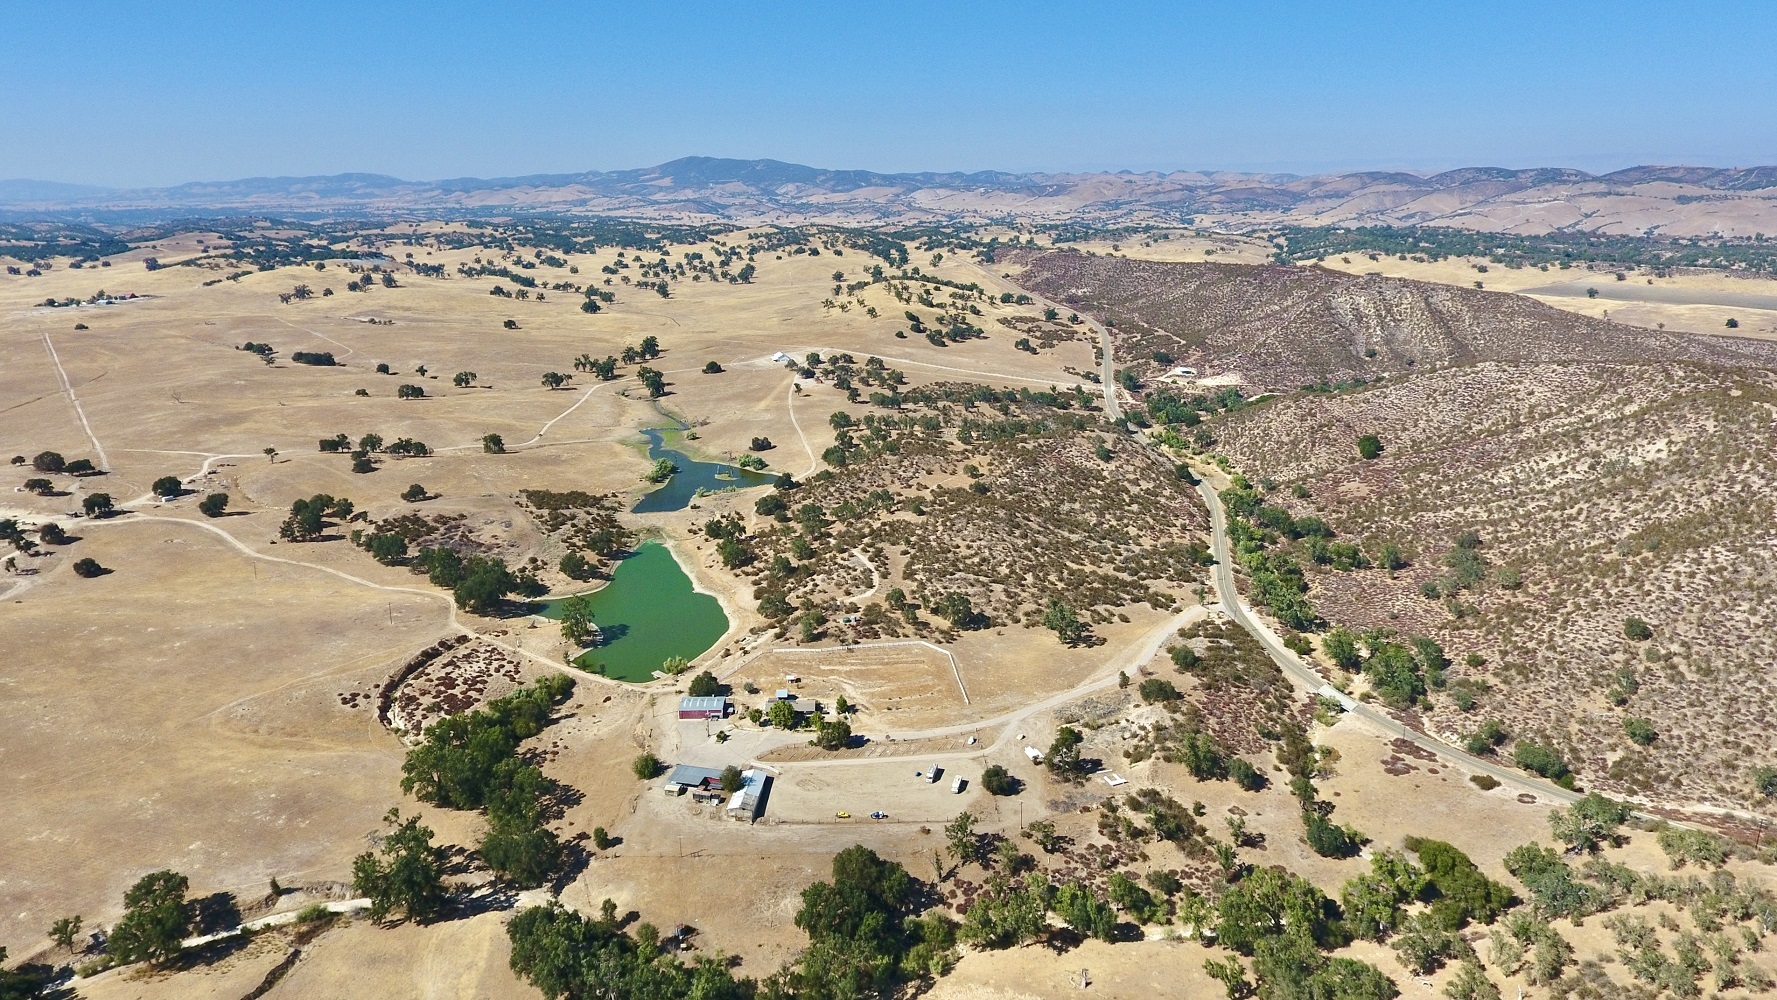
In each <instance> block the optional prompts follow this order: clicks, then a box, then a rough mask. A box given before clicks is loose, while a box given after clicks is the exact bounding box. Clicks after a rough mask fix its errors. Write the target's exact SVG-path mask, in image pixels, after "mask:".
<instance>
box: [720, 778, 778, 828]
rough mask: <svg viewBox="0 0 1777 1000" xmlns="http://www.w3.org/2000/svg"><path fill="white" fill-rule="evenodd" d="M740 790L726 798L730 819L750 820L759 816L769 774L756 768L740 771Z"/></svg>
mask: <svg viewBox="0 0 1777 1000" xmlns="http://www.w3.org/2000/svg"><path fill="white" fill-rule="evenodd" d="M740 778H741V786H740V791H738V792H735V793H734V796H733V797H732V798H730V799H729V800H728V816H729V818H730V819H737V820H744V821H746V822H749V823H750V822H752V821H753V820H755V819H758V818H759V807H760V806H761V805H762V804H763V803H764V802H765V785H766V783H767V782H769V781H770V780H771V776H770V775H768V774H766V773H765V772H764V771H761V770H759V769H758V768H748V769H747V770H745V771H742V772H740Z"/></svg>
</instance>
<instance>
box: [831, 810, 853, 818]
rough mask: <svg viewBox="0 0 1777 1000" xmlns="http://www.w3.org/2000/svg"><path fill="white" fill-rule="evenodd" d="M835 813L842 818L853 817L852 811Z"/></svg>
mask: <svg viewBox="0 0 1777 1000" xmlns="http://www.w3.org/2000/svg"><path fill="white" fill-rule="evenodd" d="M833 815H835V816H837V817H839V818H840V819H851V813H848V812H836V813H834V814H833Z"/></svg>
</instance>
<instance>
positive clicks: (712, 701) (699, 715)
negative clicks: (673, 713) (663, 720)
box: [679, 695, 728, 719]
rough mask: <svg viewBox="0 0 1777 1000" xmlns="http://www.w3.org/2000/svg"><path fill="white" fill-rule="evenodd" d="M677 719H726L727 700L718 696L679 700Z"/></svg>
mask: <svg viewBox="0 0 1777 1000" xmlns="http://www.w3.org/2000/svg"><path fill="white" fill-rule="evenodd" d="M679 718H681V719H726V718H728V699H727V698H724V697H721V696H719V695H712V696H711V697H708V698H690V697H686V698H680V699H679Z"/></svg>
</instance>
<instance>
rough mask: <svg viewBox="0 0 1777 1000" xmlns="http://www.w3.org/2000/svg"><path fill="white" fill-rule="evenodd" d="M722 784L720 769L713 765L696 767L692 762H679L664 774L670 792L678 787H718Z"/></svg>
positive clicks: (683, 788)
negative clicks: (670, 771)
mask: <svg viewBox="0 0 1777 1000" xmlns="http://www.w3.org/2000/svg"><path fill="white" fill-rule="evenodd" d="M721 784H722V771H721V769H719V768H714V767H697V766H695V765H692V764H679V765H678V766H676V767H674V768H673V770H672V773H671V774H668V775H667V776H666V789H667V791H669V792H671V791H673V790H674V789H678V790H679V791H680V792H681V793H682V792H683V791H684V790H685V789H693V790H696V789H703V788H719V787H721Z"/></svg>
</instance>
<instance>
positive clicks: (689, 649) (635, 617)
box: [537, 542, 728, 681]
mask: <svg viewBox="0 0 1777 1000" xmlns="http://www.w3.org/2000/svg"><path fill="white" fill-rule="evenodd" d="M588 599H589V600H591V601H592V621H593V624H595V625H597V626H598V627H599V632H600V633H601V634H602V636H603V639H602V640H601V642H600V643H599V645H596V646H594V647H592V648H591V649H589V650H587V651H586V652H585V653H584V654H582V655H581V656H579V657H577V658H576V659H575V660H574V663H575V665H576V666H579V667H583V668H585V669H587V670H592V671H594V672H602V673H603V674H604V675H605V676H607V677H613V678H616V679H617V680H620V681H646V680H652V679H653V678H654V671H656V670H659V669H660V665H661V664H662V663H664V662H665V661H666V660H667V659H668V658H669V657H674V656H683V657H684V658H685V659H687V660H689V659H693V658H695V657H697V656H699V655H701V654H703V653H704V652H705V651H707V650H708V649H709V648H710V647H711V646H714V645H715V644H716V642H717V641H718V640H720V639H721V638H722V636H723V634H724V633H726V632H727V631H728V616H727V615H725V614H723V613H722V605H721V604H720V603H718V602H717V600H716V599H715V598H714V597H712V596H710V595H709V594H700V593H698V592H697V591H695V590H693V589H692V588H691V578H690V577H688V576H686V575H685V571H684V570H683V569H681V568H679V563H678V560H676V559H674V558H673V555H672V553H671V552H669V551H667V548H666V546H665V545H662V544H661V543H659V542H643V543H642V545H641V546H640V547H639V548H637V549H636V551H635V554H634V555H632V556H630V557H629V558H627V559H625V560H623V561H622V562H620V563H618V564H617V569H616V572H614V573H612V574H611V582H610V583H608V584H606V585H605V586H604V587H603V588H602V589H600V590H597V591H594V592H593V593H591V594H589V595H588ZM563 600H566V598H563ZM561 605H562V601H560V600H557V601H547V602H543V603H542V605H541V607H540V608H539V609H538V611H537V613H538V614H541V615H542V616H543V617H545V618H551V619H558V618H560V617H561ZM601 664H602V665H603V670H602V671H601V670H600V669H599V667H600V665H601Z"/></svg>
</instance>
